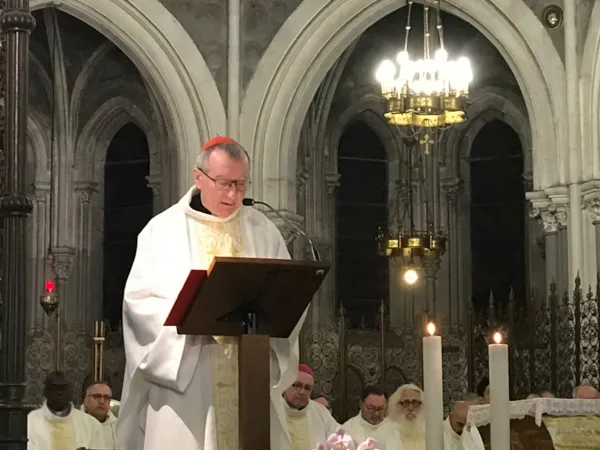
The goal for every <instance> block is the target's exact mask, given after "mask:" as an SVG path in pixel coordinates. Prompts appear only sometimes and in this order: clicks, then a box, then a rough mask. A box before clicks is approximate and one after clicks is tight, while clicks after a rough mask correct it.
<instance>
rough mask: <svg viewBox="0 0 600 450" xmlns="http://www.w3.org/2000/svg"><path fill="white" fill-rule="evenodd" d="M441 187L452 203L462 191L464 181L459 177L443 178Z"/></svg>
mask: <svg viewBox="0 0 600 450" xmlns="http://www.w3.org/2000/svg"><path fill="white" fill-rule="evenodd" d="M442 187H443V188H444V190H445V191H446V195H447V196H448V200H449V201H451V202H452V203H454V202H456V201H457V200H458V199H459V198H460V196H461V195H462V193H463V189H464V183H463V181H462V180H461V179H460V178H453V179H449V180H444V181H443V183H442Z"/></svg>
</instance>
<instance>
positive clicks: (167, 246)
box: [117, 136, 304, 450]
mask: <svg viewBox="0 0 600 450" xmlns="http://www.w3.org/2000/svg"><path fill="white" fill-rule="evenodd" d="M193 175H194V185H193V186H192V188H191V189H190V190H189V191H188V192H187V193H186V194H185V195H184V197H183V198H182V199H181V200H180V201H179V202H178V203H177V204H176V205H174V206H172V207H171V208H169V209H168V210H166V211H164V212H163V213H161V214H159V215H158V216H156V217H154V218H153V219H152V220H151V221H150V222H149V223H148V225H147V226H146V227H145V228H144V230H143V231H142V232H141V233H140V235H139V237H138V247H137V252H136V257H135V260H134V263H133V266H132V268H131V273H130V275H129V278H128V280H127V283H126V286H125V296H124V301H123V337H124V343H125V355H126V362H127V364H126V371H125V377H124V385H123V394H122V396H121V406H120V412H119V419H118V422H117V433H118V437H119V440H120V442H122V443H123V444H124V445H125V447H126V449H127V450H142V449H144V450H159V449H161V450H162V449H164V448H176V449H178V450H230V449H237V448H239V435H238V425H239V424H238V409H239V408H238V366H237V361H238V345H237V340H236V339H233V338H226V337H222V336H214V337H207V336H184V335H179V334H178V333H177V329H176V327H165V326H163V324H164V322H165V319H166V317H167V315H168V314H169V312H170V310H171V307H172V306H173V303H174V301H175V299H176V298H177V296H178V294H179V291H180V289H181V288H182V286H183V285H184V282H185V280H186V278H187V276H188V274H189V272H190V270H191V269H207V268H208V267H209V266H210V264H211V262H212V260H213V258H214V257H216V256H229V257H255V258H277V259H289V257H290V256H289V253H288V251H287V248H286V245H285V242H284V240H283V237H282V236H281V233H280V232H279V230H278V229H277V227H276V226H275V224H274V223H273V222H271V221H270V220H269V219H268V218H267V217H266V216H265V215H264V214H262V213H261V212H259V211H257V210H255V209H253V208H250V207H245V206H242V200H243V199H244V196H245V194H246V191H247V190H248V188H249V186H250V182H251V180H250V158H249V157H248V153H247V152H246V150H245V149H244V148H243V147H242V146H241V145H240V144H239V143H237V142H236V141H234V140H233V139H231V138H228V137H220V136H218V137H216V138H213V139H211V140H210V141H208V142H207V143H206V144H205V145H204V146H203V147H202V150H201V151H200V153H199V155H198V158H197V160H196V164H195V167H194V169H193ZM231 282H232V283H235V282H236V280H231ZM303 320H304V318H302V319H301V320H300V322H299V323H298V324H297V326H296V329H295V330H294V331H293V332H292V335H291V336H290V338H288V339H271V350H272V351H271V375H272V380H271V381H272V386H275V387H274V388H273V391H275V392H276V393H275V394H273V393H272V397H277V395H279V396H280V395H281V393H282V392H283V390H284V389H285V388H286V387H288V386H290V385H291V384H292V383H293V382H294V381H295V379H296V375H297V371H298V334H299V332H300V328H301V326H302V322H303ZM279 398H280V397H279ZM272 419H273V418H272ZM273 422H274V424H273V423H272V425H271V429H272V433H273V432H276V429H275V425H277V424H278V423H280V422H281V421H280V420H277V419H276V418H275V419H273ZM273 448H276V447H273Z"/></svg>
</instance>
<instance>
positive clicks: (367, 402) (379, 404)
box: [360, 394, 385, 425]
mask: <svg viewBox="0 0 600 450" xmlns="http://www.w3.org/2000/svg"><path fill="white" fill-rule="evenodd" d="M360 414H361V416H362V418H363V419H365V420H366V421H367V422H369V423H370V424H372V425H377V424H378V423H380V422H381V421H382V420H383V418H384V417H385V397H384V396H383V395H375V394H371V395H368V396H367V397H366V398H365V399H364V401H363V402H362V403H361V405H360Z"/></svg>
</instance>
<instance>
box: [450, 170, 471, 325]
mask: <svg viewBox="0 0 600 450" xmlns="http://www.w3.org/2000/svg"><path fill="white" fill-rule="evenodd" d="M444 187H445V190H446V196H447V205H448V207H447V225H446V227H447V233H448V244H447V246H448V248H447V252H448V254H447V256H446V258H448V291H449V292H448V302H449V305H448V311H449V315H448V320H449V322H450V323H454V322H456V321H462V320H463V319H464V312H465V306H466V307H469V306H470V305H465V304H464V303H465V301H467V302H469V301H470V300H469V299H468V298H467V297H465V296H463V295H462V293H463V292H464V280H463V278H464V277H469V276H470V273H471V271H470V270H465V267H463V254H462V248H463V246H465V245H468V246H470V242H468V241H467V240H465V239H464V237H463V236H462V233H461V230H460V227H459V220H458V216H459V206H460V205H459V200H460V197H461V195H462V193H463V183H462V180H460V179H458V178H456V179H453V180H449V181H448V182H446V183H445V186H444ZM461 244H462V245H461ZM467 309H468V308H467Z"/></svg>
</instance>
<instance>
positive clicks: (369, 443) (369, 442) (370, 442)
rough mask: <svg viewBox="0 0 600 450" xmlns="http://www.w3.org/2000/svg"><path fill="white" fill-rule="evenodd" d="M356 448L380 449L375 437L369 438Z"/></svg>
mask: <svg viewBox="0 0 600 450" xmlns="http://www.w3.org/2000/svg"><path fill="white" fill-rule="evenodd" d="M356 450H379V449H378V448H377V442H376V441H375V439H371V438H369V439H367V440H366V441H365V442H363V443H362V444H360V445H359V446H358V448H357V449H356Z"/></svg>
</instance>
